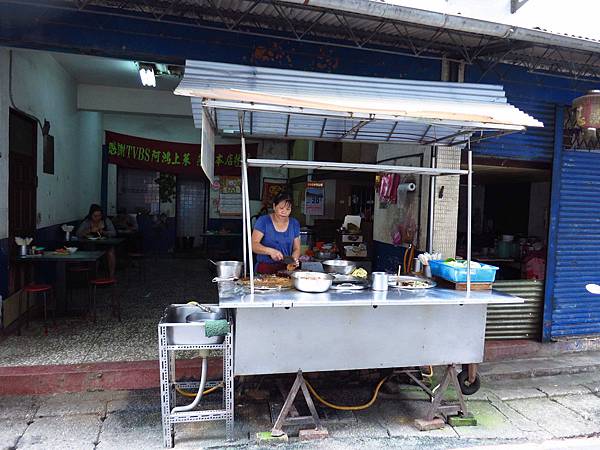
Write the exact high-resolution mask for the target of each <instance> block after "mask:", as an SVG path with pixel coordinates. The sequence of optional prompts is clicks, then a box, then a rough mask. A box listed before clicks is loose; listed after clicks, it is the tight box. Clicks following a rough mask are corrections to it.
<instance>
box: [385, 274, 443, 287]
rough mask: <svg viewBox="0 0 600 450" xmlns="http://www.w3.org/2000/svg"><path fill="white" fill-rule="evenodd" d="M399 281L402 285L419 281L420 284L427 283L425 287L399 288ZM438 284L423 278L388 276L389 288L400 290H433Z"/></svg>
mask: <svg viewBox="0 0 600 450" xmlns="http://www.w3.org/2000/svg"><path fill="white" fill-rule="evenodd" d="M398 280H400V283H402V282H403V281H418V282H420V283H426V285H425V286H398ZM436 285H437V283H436V282H435V281H432V280H430V279H428V278H421V277H413V276H409V275H400V276H397V275H389V276H388V286H390V287H394V288H398V289H411V290H421V289H431V288H433V287H435V286H436Z"/></svg>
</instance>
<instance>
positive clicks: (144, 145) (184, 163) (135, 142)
mask: <svg viewBox="0 0 600 450" xmlns="http://www.w3.org/2000/svg"><path fill="white" fill-rule="evenodd" d="M105 142H106V146H107V147H108V162H109V163H111V164H116V165H118V166H121V167H129V168H132V169H145V170H156V171H157V172H164V173H172V174H176V175H178V174H186V175H196V176H197V175H200V174H202V173H203V172H202V168H201V167H200V144H182V143H179V142H167V141H155V140H154V139H145V138H141V137H137V136H129V135H126V134H120V133H113V132H112V131H106V141H105Z"/></svg>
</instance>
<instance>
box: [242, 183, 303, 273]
mask: <svg viewBox="0 0 600 450" xmlns="http://www.w3.org/2000/svg"><path fill="white" fill-rule="evenodd" d="M291 212H292V196H291V195H290V194H289V193H287V192H281V193H279V194H277V195H276V196H275V198H274V199H273V212H272V213H271V214H267V215H264V216H260V217H259V218H258V219H257V220H256V224H255V225H254V230H253V231H252V251H253V252H254V253H256V255H257V258H256V261H257V263H256V272H257V273H263V274H275V273H277V272H278V271H280V270H286V268H287V266H288V265H289V264H288V263H287V260H289V259H290V257H291V258H292V259H293V261H294V262H293V263H292V265H293V266H296V265H297V264H298V258H299V257H300V223H299V222H298V221H297V220H296V219H294V218H293V217H290V213H291ZM286 257H287V258H286ZM284 260H286V261H284Z"/></svg>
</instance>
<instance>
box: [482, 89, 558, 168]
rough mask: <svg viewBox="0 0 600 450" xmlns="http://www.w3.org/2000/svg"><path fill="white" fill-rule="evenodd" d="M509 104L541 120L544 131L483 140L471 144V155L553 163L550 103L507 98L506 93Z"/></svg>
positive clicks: (537, 130)
mask: <svg viewBox="0 0 600 450" xmlns="http://www.w3.org/2000/svg"><path fill="white" fill-rule="evenodd" d="M507 92H508V91H507ZM508 102H509V103H511V104H513V105H514V106H516V107H517V108H519V109H520V110H521V111H524V112H526V113H527V114H530V115H532V116H533V117H535V118H536V119H538V120H540V121H542V123H543V124H544V128H530V129H528V130H527V131H526V132H524V133H514V134H509V135H508V136H503V137H500V138H495V139H486V140H483V141H481V142H478V143H476V144H473V153H474V155H475V156H482V157H493V158H506V159H518V160H524V161H536V162H543V163H550V162H552V155H553V153H554V108H555V105H554V104H553V103H549V102H544V101H540V100H533V99H530V98H523V97H518V96H514V95H510V93H508Z"/></svg>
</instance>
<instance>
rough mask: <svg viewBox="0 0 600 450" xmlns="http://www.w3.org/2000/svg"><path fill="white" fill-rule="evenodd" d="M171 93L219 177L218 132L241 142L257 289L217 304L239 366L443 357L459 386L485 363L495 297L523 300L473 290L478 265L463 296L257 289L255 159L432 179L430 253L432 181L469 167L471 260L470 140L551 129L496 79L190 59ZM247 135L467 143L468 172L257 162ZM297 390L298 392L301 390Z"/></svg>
mask: <svg viewBox="0 0 600 450" xmlns="http://www.w3.org/2000/svg"><path fill="white" fill-rule="evenodd" d="M175 93H176V94H179V95H186V96H190V97H192V110H193V113H194V120H195V123H196V126H198V127H200V126H201V127H202V167H203V169H204V171H205V173H206V174H207V176H208V178H209V179H210V180H211V181H212V180H213V176H214V168H213V166H212V164H213V162H214V140H215V136H214V133H215V130H217V131H218V132H219V133H220V134H221V135H225V136H232V137H239V138H240V140H241V148H242V150H241V153H242V155H241V156H242V157H241V169H242V220H243V225H244V231H243V234H244V266H245V268H246V269H245V270H248V272H249V275H250V293H249V294H240V293H239V292H235V290H233V291H229V292H228V293H227V290H226V289H224V290H222V289H221V286H220V289H219V305H220V307H222V308H230V309H232V310H234V311H235V313H234V314H235V323H236V338H235V343H234V345H235V361H234V365H235V367H234V374H236V375H253V374H259V373H289V372H296V371H298V374H299V375H298V377H301V371H303V370H308V371H310V370H313V371H319V370H340V369H359V368H383V367H406V366H416V365H421V364H432V363H435V364H439V365H445V366H447V369H446V376H445V380H444V382H443V383H442V388H443V390H444V389H445V387H447V386H448V383H450V382H452V383H453V384H455V385H456V373H455V371H454V364H455V363H471V362H474V363H476V362H480V361H481V359H482V357H483V342H484V329H485V315H486V309H487V304H489V303H507V302H508V303H510V302H517V303H518V302H520V301H522V300H521V299H516V298H511V297H510V296H506V295H502V294H499V293H496V292H489V293H482V292H477V291H471V274H470V270H467V291H466V292H458V291H446V290H437V291H435V290H432V291H431V292H428V293H427V292H425V293H422V294H417V293H412V294H410V295H409V294H407V293H401V292H394V293H391V294H390V295H387V294H384V295H382V294H380V293H360V294H354V295H355V297H352V298H351V297H344V296H343V295H342V294H340V293H331V292H327V293H323V294H305V293H299V292H298V293H296V292H293V293H284V292H282V293H278V294H273V295H272V296H271V297H268V296H266V295H264V296H263V295H261V294H255V291H254V267H253V265H254V261H253V256H252V243H251V232H252V230H251V226H250V200H249V194H248V167H280V168H296V169H307V170H309V171H311V170H315V169H321V168H326V169H327V170H330V171H331V170H340V171H360V172H374V173H377V172H384V173H385V172H387V173H412V174H419V175H429V176H430V177H431V179H430V189H431V192H430V196H431V201H430V220H429V234H430V239H429V247H430V248H429V250H432V249H431V243H432V239H431V235H432V233H433V221H434V217H433V203H434V184H435V177H437V176H442V175H450V176H461V175H467V179H468V202H467V209H468V214H467V215H468V229H467V234H468V237H467V261H468V264H469V266H470V263H471V208H472V184H473V183H472V174H473V170H472V169H473V161H472V151H471V146H470V145H471V142H472V141H476V140H481V139H485V138H488V137H490V135H491V136H498V135H503V134H508V133H514V132H518V131H524V130H525V129H526V127H527V126H534V127H536V126H543V125H542V124H541V123H540V122H539V121H537V120H535V119H534V118H532V117H530V116H528V115H527V114H525V113H523V112H522V111H519V110H518V109H517V108H515V107H513V106H511V105H509V104H508V103H507V102H506V98H505V95H504V92H503V90H502V88H501V87H500V86H490V85H477V84H464V83H441V82H420V81H412V80H390V79H381V78H365V77H355V76H345V75H333V74H322V73H312V72H298V71H291V70H281V69H267V68H258V67H248V66H239V65H233V64H223V63H212V62H204V61H187V62H186V71H185V76H184V78H183V80H182V81H181V83H180V85H179V87H178V88H177V89H176V91H175ZM484 133H486V134H484ZM249 137H251V138H278V139H307V140H335V141H342V142H344V141H351V142H367V143H412V144H415V143H416V144H421V145H426V146H432V147H435V146H459V147H465V146H466V148H467V151H468V169H467V170H460V169H441V168H435V167H405V166H395V165H394V166H392V165H379V164H351V163H333V162H318V161H296V160H278V159H251V158H248V157H247V154H246V139H247V138H249ZM211 150H213V152H211ZM259 322H260V325H259V326H257V324H258V323H259ZM299 337H301V339H299ZM417 337H418V339H419V341H417V340H416V338H417ZM461 339H463V341H461ZM324 342H327V345H326V346H324V345H323V344H324ZM295 387H296V391H295V392H294V395H295V393H297V391H298V386H296V385H295ZM442 394H443V393H442ZM290 395H291V393H290ZM459 396H460V392H459ZM440 402H441V397H436V399H435V400H434V405H435V407H436V408H441V406H440ZM462 403H463V402H461V408H462V409H463V410H464V409H465V408H464V404H462ZM432 411H433V410H432ZM438 411H441V410H438ZM282 414H284V413H283V412H282ZM428 416H431V414H428ZM280 419H281V417H280ZM278 424H279V425H281V420H278ZM275 431H280V430H275Z"/></svg>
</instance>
